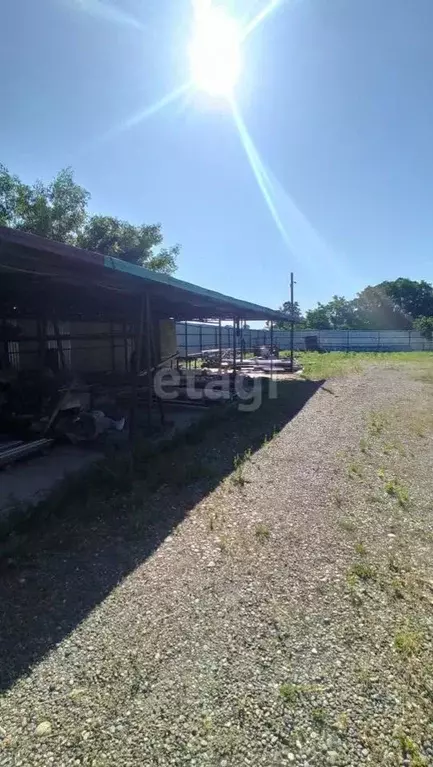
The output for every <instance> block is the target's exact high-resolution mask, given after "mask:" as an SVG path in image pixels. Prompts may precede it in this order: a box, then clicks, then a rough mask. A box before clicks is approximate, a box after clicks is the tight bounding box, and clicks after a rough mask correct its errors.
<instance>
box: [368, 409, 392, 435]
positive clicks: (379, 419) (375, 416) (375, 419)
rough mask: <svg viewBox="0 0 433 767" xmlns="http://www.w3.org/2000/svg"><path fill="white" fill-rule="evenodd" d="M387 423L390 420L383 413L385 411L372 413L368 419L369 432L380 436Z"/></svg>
mask: <svg viewBox="0 0 433 767" xmlns="http://www.w3.org/2000/svg"><path fill="white" fill-rule="evenodd" d="M387 424H388V421H387V419H386V418H385V416H384V415H383V413H379V412H373V413H370V417H369V419H368V433H369V434H370V435H371V436H372V437H378V436H380V434H382V432H383V431H384V429H385V428H386V426H387Z"/></svg>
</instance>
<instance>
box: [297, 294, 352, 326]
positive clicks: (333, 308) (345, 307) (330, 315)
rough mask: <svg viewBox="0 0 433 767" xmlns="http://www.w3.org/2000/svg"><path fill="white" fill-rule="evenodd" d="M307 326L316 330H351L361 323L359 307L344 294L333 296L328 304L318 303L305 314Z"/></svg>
mask: <svg viewBox="0 0 433 767" xmlns="http://www.w3.org/2000/svg"><path fill="white" fill-rule="evenodd" d="M305 325H306V327H307V328H313V329H315V330H350V329H352V328H356V327H358V325H359V317H358V316H357V308H356V305H355V304H354V302H353V301H348V300H347V299H346V298H344V297H343V296H333V297H332V300H331V301H329V303H327V304H321V303H318V304H317V307H316V308H315V309H310V310H309V311H308V312H307V313H306V315H305Z"/></svg>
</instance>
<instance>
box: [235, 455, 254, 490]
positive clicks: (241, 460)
mask: <svg viewBox="0 0 433 767" xmlns="http://www.w3.org/2000/svg"><path fill="white" fill-rule="evenodd" d="M251 455H252V453H251V448H248V449H247V450H245V452H244V453H243V454H242V455H239V454H238V455H235V457H234V459H233V468H234V473H233V476H232V482H233V483H234V484H235V485H238V486H239V487H243V486H244V485H245V482H246V479H245V477H244V468H245V464H246V462H247V461H249V460H251Z"/></svg>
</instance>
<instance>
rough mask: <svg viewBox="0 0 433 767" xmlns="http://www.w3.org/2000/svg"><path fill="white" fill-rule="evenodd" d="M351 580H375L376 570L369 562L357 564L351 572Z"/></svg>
mask: <svg viewBox="0 0 433 767" xmlns="http://www.w3.org/2000/svg"><path fill="white" fill-rule="evenodd" d="M349 578H352V579H353V578H358V579H359V580H360V581H371V580H375V578H376V570H375V569H374V567H373V566H372V565H369V564H368V563H367V562H355V564H354V565H352V567H351V568H350V570H349Z"/></svg>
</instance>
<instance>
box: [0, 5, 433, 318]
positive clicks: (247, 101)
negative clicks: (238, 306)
mask: <svg viewBox="0 0 433 767" xmlns="http://www.w3.org/2000/svg"><path fill="white" fill-rule="evenodd" d="M220 4H222V5H226V6H227V7H228V8H229V9H230V11H231V13H232V14H233V15H236V16H238V17H240V18H241V17H242V18H244V17H246V16H250V17H251V15H254V13H257V12H258V11H259V10H260V9H261V8H262V7H264V6H265V5H266V0H263V2H260V0H259V1H257V0H227V2H226V3H224V2H223V0H221V2H220ZM191 18H192V11H191V0H38V2H35V0H15V1H14V2H9V3H4V7H3V8H2V36H1V38H2V39H1V45H0V97H1V102H0V103H1V104H2V116H1V120H0V147H1V152H0V162H3V163H4V164H6V165H7V166H8V167H9V169H10V170H11V171H13V172H15V173H18V174H19V175H20V176H21V177H22V178H23V179H24V180H26V181H33V180H34V179H35V178H36V177H40V178H43V179H46V180H48V179H49V178H51V177H52V176H53V175H54V174H55V173H56V172H57V171H58V170H59V169H60V168H62V167H64V166H66V165H72V166H73V168H74V169H75V172H76V179H77V181H78V182H79V183H81V184H82V185H83V186H85V187H86V188H87V189H88V190H89V191H90V192H91V194H92V201H91V208H92V210H93V211H94V212H97V213H105V214H112V215H116V216H119V217H122V218H125V219H129V220H131V221H133V222H136V223H139V222H142V221H145V222H148V223H153V222H155V221H160V222H161V223H162V225H163V231H164V234H165V237H166V241H167V244H174V243H176V242H179V243H181V245H182V252H181V256H180V260H179V269H178V273H177V275H178V276H179V277H181V278H183V279H186V280H190V281H192V282H195V283H198V284H201V285H203V286H205V287H209V288H213V289H214V290H220V291H222V292H225V293H229V294H232V295H235V296H238V297H242V298H246V299H249V300H252V301H256V302H258V303H262V304H266V305H269V306H278V305H279V304H281V303H282V302H283V301H284V300H287V298H288V281H289V272H290V271H291V270H293V271H294V272H295V278H296V281H297V285H296V297H297V298H298V300H299V301H300V303H301V306H302V307H303V308H304V309H305V308H309V307H311V306H313V305H314V304H315V303H316V301H318V300H320V301H326V300H327V299H329V298H330V297H331V295H332V294H334V293H338V294H343V295H346V296H347V297H351V296H352V295H354V294H355V293H356V292H357V291H358V290H361V289H362V288H363V287H364V286H365V285H367V284H374V283H377V282H379V281H381V280H383V279H393V278H396V277H398V276H409V277H411V278H413V279H422V278H424V279H427V280H429V281H431V280H433V266H432V265H433V259H432V256H431V250H432V241H433V138H432V136H433V134H432V126H433V97H432V82H433V46H432V45H431V40H432V35H433V2H432V0H286V1H285V2H284V0H282V1H281V3H280V5H279V7H277V8H276V9H275V10H274V11H273V12H272V13H271V14H269V16H268V17H267V19H266V20H265V21H264V22H263V23H262V24H261V25H260V26H258V27H257V28H256V29H255V31H254V32H253V33H252V34H251V35H250V36H249V37H248V39H247V40H246V42H245V44H244V48H243V72H242V76H241V79H240V81H239V83H238V86H237V89H236V103H237V105H238V110H239V113H240V114H241V115H242V119H243V121H244V124H245V126H246V127H247V130H248V132H249V135H250V138H251V140H252V141H253V142H254V147H255V151H256V152H257V153H258V156H259V157H260V159H261V161H262V163H263V164H264V167H265V168H266V171H267V173H268V179H269V180H270V181H269V187H268V193H269V194H270V195H271V205H272V206H273V209H274V214H275V216H276V218H277V219H278V224H279V225H278V226H277V224H276V222H275V220H274V218H273V217H272V215H271V212H270V210H269V207H268V206H267V203H266V201H265V199H264V196H263V194H262V192H261V191H260V189H259V186H258V184H257V181H256V178H255V176H254V174H253V171H252V169H251V167H250V164H249V161H248V157H247V155H246V153H245V151H244V147H243V145H242V142H241V139H240V136H239V132H238V129H237V127H236V124H235V121H234V119H233V114H232V112H231V110H230V109H229V108H228V106H227V105H226V104H225V103H224V102H223V101H220V100H215V99H212V98H211V97H209V96H206V95H204V94H202V95H198V94H194V93H193V92H188V93H187V94H186V95H184V96H182V97H181V98H179V99H178V100H177V101H175V102H173V103H171V104H169V105H167V106H165V107H164V108H163V109H161V110H160V111H159V112H157V113H155V114H153V115H152V116H150V117H148V118H147V119H143V120H141V121H137V122H136V123H135V124H134V125H132V126H130V127H128V121H129V120H130V119H131V118H132V117H133V116H134V115H137V114H138V113H140V112H141V111H143V110H144V109H145V108H146V107H148V106H150V105H152V104H154V103H155V102H156V101H158V100H159V99H160V98H161V97H163V96H164V95H166V94H167V93H170V92H171V91H173V89H176V88H177V87H179V86H180V85H181V84H182V83H184V82H185V80H186V79H187V78H188V57H187V45H188V40H189V37H190V31H191Z"/></svg>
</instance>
